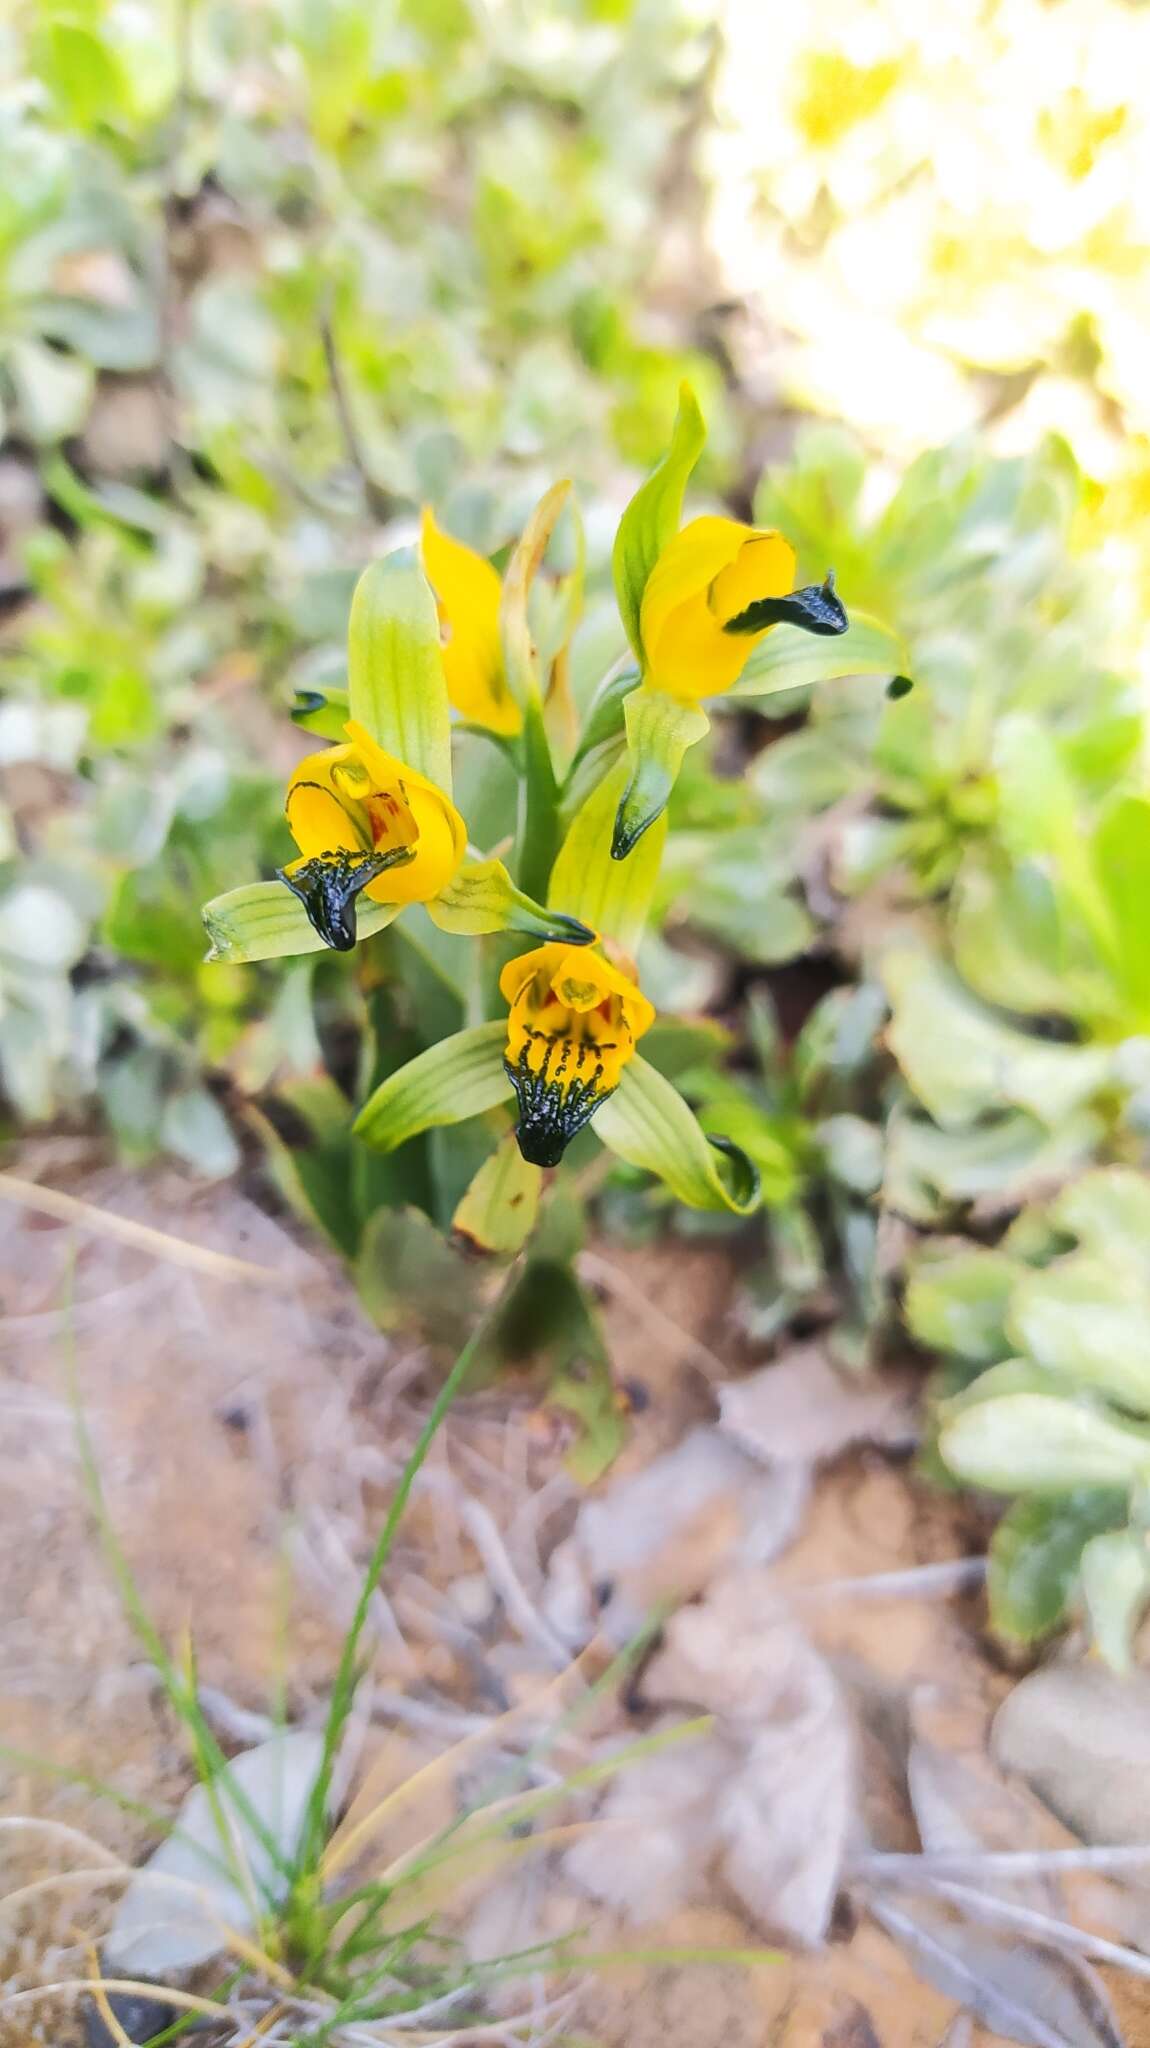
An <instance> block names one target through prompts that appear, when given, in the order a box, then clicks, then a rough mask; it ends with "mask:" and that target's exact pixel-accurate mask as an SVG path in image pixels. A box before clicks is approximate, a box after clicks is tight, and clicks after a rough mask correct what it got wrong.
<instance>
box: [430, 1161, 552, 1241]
mask: <svg viewBox="0 0 1150 2048" xmlns="http://www.w3.org/2000/svg"><path fill="white" fill-rule="evenodd" d="M542 1186H543V1171H542V1168H541V1167H538V1166H533V1165H532V1164H531V1161H530V1160H529V1159H524V1157H523V1154H522V1153H521V1152H520V1150H519V1142H518V1139H517V1138H516V1136H515V1132H514V1131H508V1132H507V1134H506V1136H505V1137H503V1138H501V1139H500V1141H499V1143H498V1145H497V1146H496V1147H495V1150H494V1152H492V1153H491V1154H490V1156H489V1157H488V1158H487V1159H485V1160H484V1162H483V1164H482V1166H481V1167H480V1169H479V1172H478V1173H477V1174H476V1176H475V1178H474V1180H473V1181H472V1183H471V1185H470V1187H469V1188H468V1189H467V1192H466V1194H465V1195H464V1196H463V1199H462V1201H461V1202H460V1203H459V1204H458V1206H457V1208H456V1211H455V1214H454V1216H453V1217H452V1219H451V1227H452V1229H453V1230H455V1231H458V1232H459V1234H460V1235H461V1236H462V1237H467V1238H470V1239H471V1241H472V1243H473V1244H477V1245H479V1246H480V1247H481V1249H482V1250H483V1251H485V1252H501V1253H503V1254H504V1255H507V1256H509V1255H510V1254H511V1253H512V1252H517V1251H519V1250H520V1248H521V1246H523V1245H524V1244H526V1242H527V1239H528V1238H529V1237H530V1235H531V1232H532V1230H533V1228H534V1226H535V1218H536V1215H537V1213H538V1210H539V1195H540V1190H541V1189H542Z"/></svg>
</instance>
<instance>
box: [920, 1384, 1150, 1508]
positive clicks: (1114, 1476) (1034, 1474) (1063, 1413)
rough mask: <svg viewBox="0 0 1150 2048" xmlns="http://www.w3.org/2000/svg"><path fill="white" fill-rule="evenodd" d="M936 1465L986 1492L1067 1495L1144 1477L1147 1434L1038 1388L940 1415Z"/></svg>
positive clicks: (1149, 1454)
mask: <svg viewBox="0 0 1150 2048" xmlns="http://www.w3.org/2000/svg"><path fill="white" fill-rule="evenodd" d="M939 1451H940V1453H941V1455H942V1459H943V1462H944V1464H946V1465H947V1466H949V1468H950V1470H951V1471H952V1472H953V1473H954V1474H955V1476H956V1478H959V1479H965V1480H966V1481H967V1483H968V1484H969V1485H972V1486H985V1487H989V1489H990V1490H991V1491H992V1492H993V1493H1069V1492H1070V1491H1072V1490H1073V1488H1075V1487H1078V1486H1132V1485H1134V1484H1135V1482H1137V1481H1138V1480H1142V1481H1145V1480H1146V1479H1147V1478H1150V1436H1148V1435H1147V1434H1146V1433H1145V1432H1144V1431H1142V1430H1139V1429H1135V1428H1127V1427H1124V1426H1123V1425H1122V1424H1121V1423H1120V1422H1117V1421H1112V1420H1111V1419H1110V1417H1109V1416H1107V1415H1105V1414H1103V1413H1102V1412H1101V1411H1100V1410H1099V1409H1097V1408H1087V1407H1083V1406H1082V1405H1080V1404H1079V1403H1078V1402H1075V1401H1072V1400H1060V1399H1059V1398H1058V1397H1057V1396H1056V1395H1051V1394H1040V1393H1016V1394H1004V1395H1003V1396H1002V1397H1001V1398H1000V1399H999V1400H994V1401H978V1402H975V1403H974V1404H973V1405H972V1406H969V1407H963V1408H960V1409H959V1410H958V1412H957V1413H956V1414H954V1415H953V1416H952V1418H951V1419H950V1420H948V1421H947V1422H946V1423H945V1424H944V1426H943V1429H942V1433H941V1435H940V1437H939Z"/></svg>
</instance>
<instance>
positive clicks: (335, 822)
mask: <svg viewBox="0 0 1150 2048" xmlns="http://www.w3.org/2000/svg"><path fill="white" fill-rule="evenodd" d="M354 761H355V749H354V748H353V747H328V748H327V749H326V750H325V752H323V753H321V754H308V755H307V757H306V758H305V759H304V760H302V761H301V762H300V763H299V766H298V767H297V768H296V769H295V771H294V773H293V775H292V778H291V781H290V782H289V783H288V788H287V796H286V798H285V800H284V811H285V815H286V817H287V821H288V827H289V829H290V831H291V836H292V838H293V839H294V840H295V843H296V845H297V846H298V847H299V850H300V854H301V856H302V858H303V859H304V860H311V859H313V858H315V857H316V856H317V855H319V854H322V853H370V852H371V836H370V833H369V831H368V827H367V819H366V816H364V817H363V818H358V817H357V816H356V814H355V813H354V812H353V811H350V810H349V809H348V807H347V805H346V803H343V802H341V800H340V798H339V797H338V796H337V795H336V793H335V790H334V788H333V786H332V771H333V769H337V768H340V767H343V766H346V765H351V764H352V763H354Z"/></svg>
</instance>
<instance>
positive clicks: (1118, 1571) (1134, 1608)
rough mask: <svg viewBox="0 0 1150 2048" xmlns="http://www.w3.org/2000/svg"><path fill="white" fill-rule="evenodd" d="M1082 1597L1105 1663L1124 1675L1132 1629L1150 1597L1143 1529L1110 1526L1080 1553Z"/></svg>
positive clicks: (1149, 1566) (1148, 1554)
mask: <svg viewBox="0 0 1150 2048" xmlns="http://www.w3.org/2000/svg"><path fill="white" fill-rule="evenodd" d="M1082 1597H1083V1599H1084V1600H1085V1602H1086V1613H1087V1618H1088V1620H1089V1622H1090V1630H1091V1634H1092V1635H1093V1637H1094V1641H1095V1643H1096V1644H1097V1647H1098V1649H1099V1650H1100V1651H1101V1653H1102V1655H1103V1657H1105V1659H1106V1662H1107V1663H1108V1664H1109V1665H1110V1666H1111V1668H1112V1669H1113V1670H1115V1671H1119V1672H1121V1673H1122V1674H1123V1675H1125V1674H1126V1673H1127V1672H1128V1671H1129V1670H1130V1668H1131V1663H1132V1658H1131V1647H1132V1644H1133V1640H1134V1631H1135V1629H1136V1628H1137V1626H1138V1623H1139V1622H1140V1620H1141V1619H1142V1615H1143V1612H1144V1610H1145V1607H1146V1603H1147V1601H1148V1600H1150V1551H1148V1550H1147V1547H1146V1532H1145V1530H1143V1529H1133V1528H1131V1529H1111V1530H1108V1531H1107V1532H1105V1533H1104V1534H1102V1535H1099V1536H1093V1537H1091V1540H1090V1542H1089V1543H1088V1544H1087V1545H1086V1548H1085V1549H1084V1551H1083V1552H1082Z"/></svg>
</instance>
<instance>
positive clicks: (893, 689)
mask: <svg viewBox="0 0 1150 2048" xmlns="http://www.w3.org/2000/svg"><path fill="white" fill-rule="evenodd" d="M913 688H914V679H913V677H911V676H892V677H891V679H890V681H889V683H888V684H887V686H886V694H887V696H888V697H889V698H890V700H891V703H892V704H897V703H898V700H899V698H900V697H909V696H910V693H911V691H912V690H913Z"/></svg>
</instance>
